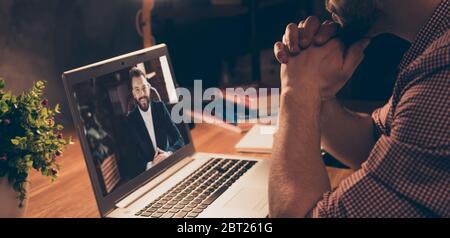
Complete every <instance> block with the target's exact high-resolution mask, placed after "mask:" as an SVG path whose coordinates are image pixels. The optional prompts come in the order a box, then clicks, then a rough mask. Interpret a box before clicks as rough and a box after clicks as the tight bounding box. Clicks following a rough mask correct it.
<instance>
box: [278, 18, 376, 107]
mask: <svg viewBox="0 0 450 238" xmlns="http://www.w3.org/2000/svg"><path fill="white" fill-rule="evenodd" d="M339 27H340V26H339V25H338V24H337V23H335V22H332V21H326V22H324V23H322V24H321V23H320V21H319V19H318V18H317V17H309V18H308V19H306V20H305V21H302V22H300V24H298V25H296V24H293V23H291V24H289V25H288V26H287V28H286V32H285V34H284V36H283V40H282V42H277V43H275V46H274V52H275V56H276V58H277V59H278V61H279V62H280V63H281V64H282V66H281V85H282V90H283V91H293V92H294V93H295V94H297V93H299V94H301V93H302V92H303V93H305V94H308V95H314V96H316V97H317V98H320V99H322V100H327V99H330V98H334V97H335V95H336V94H337V93H338V91H339V90H340V89H341V88H342V87H343V86H344V85H345V84H346V82H347V81H348V80H349V79H350V78H351V76H352V75H353V73H354V72H355V70H356V68H357V67H358V65H359V64H360V63H361V62H362V60H363V59H364V50H365V49H366V47H367V46H368V45H369V43H370V40H369V39H362V40H360V41H358V42H356V43H354V44H353V45H351V46H350V47H348V48H346V47H344V45H343V43H342V42H341V41H340V40H339V39H338V38H337V34H338V30H339Z"/></svg>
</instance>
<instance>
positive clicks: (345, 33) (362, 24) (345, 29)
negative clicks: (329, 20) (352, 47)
mask: <svg viewBox="0 0 450 238" xmlns="http://www.w3.org/2000/svg"><path fill="white" fill-rule="evenodd" d="M331 2H333V4H331ZM326 3H327V9H328V11H330V12H331V13H334V16H333V17H334V20H335V21H337V22H338V23H339V24H340V25H341V26H342V32H341V38H342V40H343V41H344V42H345V43H347V44H351V43H353V42H355V41H358V40H360V39H361V38H364V37H365V36H367V34H368V33H369V32H370V30H372V28H373V27H374V25H375V23H376V21H377V20H378V18H379V17H380V9H379V4H378V1H377V0H327V1H326Z"/></svg>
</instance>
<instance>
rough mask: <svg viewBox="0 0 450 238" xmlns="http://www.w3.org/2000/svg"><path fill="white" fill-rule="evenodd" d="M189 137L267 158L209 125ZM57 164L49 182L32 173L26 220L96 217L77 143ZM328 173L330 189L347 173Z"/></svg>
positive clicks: (205, 147)
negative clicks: (238, 147) (58, 169)
mask: <svg viewBox="0 0 450 238" xmlns="http://www.w3.org/2000/svg"><path fill="white" fill-rule="evenodd" d="M192 136H193V140H194V144H195V147H196V149H197V151H201V152H208V153H221V154H233V155H244V156H245V155H247V156H251V157H263V158H267V159H269V158H270V156H269V155H258V154H239V153H237V152H236V151H235V150H234V145H235V144H236V143H237V142H238V141H239V140H240V139H241V138H242V136H243V135H240V134H236V133H234V132H230V131H227V130H224V129H221V128H218V127H215V126H212V125H205V124H200V125H197V127H196V128H195V129H194V130H192ZM60 162H61V172H60V177H59V178H58V180H57V181H55V182H53V183H52V182H50V181H49V180H48V179H47V178H43V177H42V176H40V175H39V174H37V173H36V172H33V173H32V174H31V175H30V189H29V197H30V201H29V206H28V212H27V217H52V218H54V217H71V218H72V217H73V218H78V217H80V218H81V217H87V218H92V217H99V216H100V215H99V213H98V210H97V205H96V202H95V197H94V192H93V190H92V187H91V183H90V181H89V177H88V173H87V169H86V165H85V163H84V158H83V154H82V152H81V147H80V144H79V143H76V144H75V145H71V146H69V147H68V148H67V151H66V152H65V154H64V157H63V158H62V159H61V161H60ZM328 172H329V175H330V180H331V183H332V185H333V186H336V185H337V184H338V183H339V182H340V181H341V180H342V179H343V178H345V177H347V176H348V175H349V174H350V173H351V171H349V170H341V169H333V168H329V169H328Z"/></svg>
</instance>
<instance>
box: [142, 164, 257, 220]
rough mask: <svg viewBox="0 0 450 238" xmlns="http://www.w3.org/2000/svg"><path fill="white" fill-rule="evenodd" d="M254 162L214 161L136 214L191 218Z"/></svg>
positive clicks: (155, 216)
mask: <svg viewBox="0 0 450 238" xmlns="http://www.w3.org/2000/svg"><path fill="white" fill-rule="evenodd" d="M256 163H257V162H256V161H248V160H234V159H222V158H214V159H211V160H210V161H209V162H208V163H206V164H204V165H203V166H202V167H200V168H199V169H197V170H196V171H194V172H193V173H192V174H191V175H189V176H188V177H186V178H185V179H184V180H183V181H181V182H180V183H178V184H177V185H175V186H174V187H173V188H171V189H170V190H169V191H167V192H166V193H164V194H163V195H161V196H160V197H159V198H157V199H156V200H155V201H153V202H152V203H150V204H148V205H147V206H145V208H143V209H142V210H140V211H139V212H137V213H136V214H135V216H139V217H153V218H195V217H197V216H198V215H199V214H200V213H201V212H203V210H205V209H206V208H207V207H208V206H209V205H211V204H212V203H213V202H214V201H215V200H216V199H217V198H218V197H219V196H220V195H222V194H223V193H224V192H225V191H226V190H227V189H228V188H229V187H230V186H231V185H233V183H234V182H236V180H238V179H239V178H240V177H241V176H242V175H244V174H245V173H246V172H247V171H248V170H249V169H250V168H252V167H253V166H254V165H255V164H256Z"/></svg>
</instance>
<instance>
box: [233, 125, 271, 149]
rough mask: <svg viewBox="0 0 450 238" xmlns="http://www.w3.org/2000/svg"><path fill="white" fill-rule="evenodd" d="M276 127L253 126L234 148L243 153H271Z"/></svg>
mask: <svg viewBox="0 0 450 238" xmlns="http://www.w3.org/2000/svg"><path fill="white" fill-rule="evenodd" d="M276 129H277V127H276V126H266V125H255V126H254V127H253V128H252V129H251V130H250V131H249V132H248V133H247V134H246V135H245V136H244V138H242V140H241V141H239V143H237V144H236V146H235V148H236V150H237V151H238V152H243V153H264V154H270V153H272V146H273V136H274V134H275V132H276Z"/></svg>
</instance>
